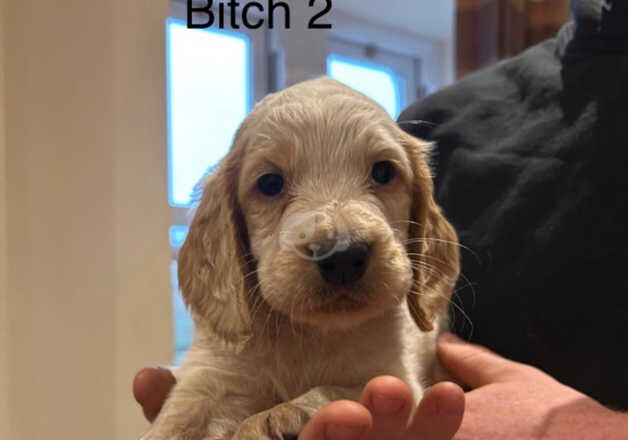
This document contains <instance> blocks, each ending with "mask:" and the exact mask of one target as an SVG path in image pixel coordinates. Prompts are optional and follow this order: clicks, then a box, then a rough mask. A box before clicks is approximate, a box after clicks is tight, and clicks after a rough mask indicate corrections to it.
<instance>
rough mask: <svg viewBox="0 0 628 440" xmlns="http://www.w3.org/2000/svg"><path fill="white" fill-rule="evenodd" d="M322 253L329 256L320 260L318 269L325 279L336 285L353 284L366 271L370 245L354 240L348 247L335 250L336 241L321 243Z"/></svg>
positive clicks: (320, 250)
mask: <svg viewBox="0 0 628 440" xmlns="http://www.w3.org/2000/svg"><path fill="white" fill-rule="evenodd" d="M318 246H320V249H319V253H320V255H327V254H328V253H329V256H327V257H326V258H324V259H322V260H319V261H318V270H319V271H320V273H321V276H322V277H323V279H324V280H325V281H327V282H328V283H330V284H334V285H345V284H351V283H354V282H356V281H358V280H359V279H360V278H362V276H363V275H364V273H365V272H366V267H367V265H368V257H369V246H368V244H367V243H366V242H363V241H360V242H354V243H351V244H349V246H348V247H347V249H343V250H338V249H336V250H334V247H335V246H336V243H333V242H325V243H319V244H318Z"/></svg>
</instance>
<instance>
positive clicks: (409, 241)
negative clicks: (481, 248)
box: [403, 237, 482, 263]
mask: <svg viewBox="0 0 628 440" xmlns="http://www.w3.org/2000/svg"><path fill="white" fill-rule="evenodd" d="M429 241H435V242H438V243H444V244H450V245H452V246H456V247H457V248H459V249H462V250H464V251H467V252H469V253H470V254H471V255H473V257H474V258H475V259H476V261H477V262H478V263H481V262H482V259H481V258H480V256H479V255H478V253H477V252H475V251H474V250H473V249H471V248H470V247H469V246H465V245H463V244H461V243H458V242H457V241H453V240H445V239H442V238H436V237H415V238H408V239H406V240H404V241H403V244H406V245H408V244H414V243H424V242H429Z"/></svg>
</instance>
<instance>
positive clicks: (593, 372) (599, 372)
mask: <svg viewBox="0 0 628 440" xmlns="http://www.w3.org/2000/svg"><path fill="white" fill-rule="evenodd" d="M572 8H573V10H574V17H575V18H576V19H575V24H569V25H567V26H565V27H564V28H563V29H562V30H561V31H560V33H559V35H558V36H557V38H555V39H552V40H548V41H545V42H543V43H541V44H539V45H537V46H535V47H532V48H531V49H529V50H527V51H526V52H524V53H522V54H521V55H519V56H517V57H515V58H512V59H509V60H507V61H504V62H502V63H499V64H497V65H495V66H493V67H491V68H489V69H486V70H483V71H480V72H478V73H476V74H473V75H470V76H468V77H466V78H464V79H463V80H461V81H459V82H458V83H456V84H455V85H453V86H451V87H449V88H446V89H444V90H442V91H440V92H438V93H436V94H434V95H432V96H429V97H427V98H425V99H424V100H422V101H421V102H418V103H416V104H415V105H413V106H411V107H410V108H408V109H407V110H406V111H404V112H403V113H402V115H401V116H400V121H412V120H425V121H429V122H432V123H434V124H435V125H434V126H433V127H430V126H429V125H417V124H408V123H403V122H401V125H402V127H403V128H406V129H408V131H410V132H411V133H413V134H415V135H416V136H419V137H423V138H427V139H430V140H433V141H435V142H436V143H437V146H436V149H435V155H434V166H435V173H436V178H435V179H436V197H437V200H438V202H439V204H440V205H441V207H442V208H443V210H444V212H445V215H446V216H447V217H448V218H449V219H450V220H451V221H452V223H453V224H454V226H455V227H456V229H457V231H458V233H459V236H460V240H461V242H462V244H463V245H465V246H467V247H468V248H470V250H468V251H467V250H462V263H463V264H462V270H463V274H464V276H465V277H464V278H461V280H460V282H459V288H460V290H458V291H457V294H456V297H457V298H454V302H456V303H457V304H458V305H460V306H461V307H462V309H463V310H464V312H465V313H466V314H467V315H468V318H469V319H470V321H471V323H472V325H471V324H470V323H469V322H468V321H467V320H466V318H464V317H463V314H462V313H460V312H459V311H456V310H455V308H454V309H453V310H452V314H453V315H455V323H454V328H455V329H456V331H457V332H458V333H459V334H461V335H462V336H465V337H467V338H470V339H471V340H473V341H475V342H478V343H481V344H485V345H487V346H489V347H491V348H492V349H494V350H495V351H497V352H499V353H500V354H502V355H505V356H508V357H510V358H513V359H515V360H519V361H523V362H527V363H531V364H533V365H536V366H538V367H540V368H541V369H543V370H545V371H546V372H548V373H549V374H551V375H553V376H554V377H556V378H557V379H559V380H560V381H562V382H564V383H566V384H568V385H571V386H573V387H575V388H577V389H579V390H581V391H583V392H585V393H587V394H589V395H590V396H592V397H594V398H597V399H599V400H600V401H602V402H603V403H605V404H610V405H613V406H615V407H618V408H622V409H628V238H627V237H628V0H614V1H612V2H611V1H608V0H606V2H605V1H604V0H573V1H572Z"/></svg>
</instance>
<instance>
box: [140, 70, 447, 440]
mask: <svg viewBox="0 0 628 440" xmlns="http://www.w3.org/2000/svg"><path fill="white" fill-rule="evenodd" d="M428 150H429V148H428V145H427V144H425V143H422V142H420V141H418V140H416V139H414V138H412V137H410V136H408V135H407V134H405V133H404V132H403V131H402V130H400V129H399V128H398V127H397V125H396V124H395V123H394V122H393V121H392V120H391V118H390V117H389V116H388V115H387V114H386V112H385V111H384V110H383V109H382V108H381V107H379V106H378V105H377V104H375V103H374V102H373V101H371V100H370V99H368V98H366V97H365V96H363V95H361V94H359V93H357V92H355V91H353V90H351V89H349V88H347V87H345V86H343V85H341V84H340V83H338V82H336V81H333V80H330V79H316V80H312V81H306V82H304V83H301V84H298V85H296V86H293V87H290V88H288V89H286V90H284V91H281V92H279V93H276V94H273V95H270V96H268V97H267V98H265V99H264V100H263V101H262V102H261V103H259V104H258V105H257V106H256V107H255V109H254V110H253V112H252V113H251V114H250V115H249V116H248V117H247V118H246V120H245V121H244V123H243V124H242V126H241V127H240V129H239V130H238V132H237V134H236V136H235V140H234V143H233V146H232V148H231V151H230V152H229V154H228V155H227V156H226V157H225V158H224V159H223V161H222V162H221V163H220V165H219V167H218V169H217V171H215V172H214V173H213V174H212V175H211V176H210V177H209V178H208V179H207V180H206V182H205V185H204V193H203V197H202V201H201V203H200V206H199V207H198V209H197V211H196V213H195V216H194V220H193V221H192V224H191V226H190V231H189V234H188V237H187V239H186V241H185V244H184V245H183V247H182V249H181V252H180V256H179V280H180V285H181V290H182V292H183V296H184V298H185V300H186V302H187V304H188V305H189V306H190V307H191V310H192V314H193V317H194V322H195V325H196V335H195V339H194V343H193V345H192V348H191V349H190V352H189V354H188V356H187V358H186V360H185V363H184V364H183V366H182V367H181V369H180V370H179V372H178V383H177V385H176V386H175V388H174V389H173V391H172V393H171V395H170V397H169V398H168V399H167V401H166V403H165V405H164V407H163V409H162V410H161V413H160V414H159V417H158V418H157V420H156V421H155V423H154V424H153V426H152V428H151V429H150V430H149V432H148V433H147V434H146V435H145V436H144V437H143V438H144V439H145V440H184V439H185V440H201V439H215V438H220V437H224V436H232V435H233V436H234V439H235V440H244V439H246V440H249V439H251V440H252V439H256V440H259V439H277V440H281V439H282V435H283V434H294V433H298V432H299V430H300V429H301V427H302V426H303V425H304V423H305V422H306V421H307V420H308V418H309V417H310V416H311V415H312V414H313V413H314V412H316V411H317V410H318V409H319V408H321V407H322V406H323V405H325V404H326V403H328V402H330V401H332V400H337V399H352V400H358V398H359V395H360V391H361V390H362V387H363V386H364V385H365V384H366V383H367V382H368V381H369V380H370V379H371V378H373V377H374V376H378V375H383V374H387V375H393V376H397V377H399V378H401V379H402V380H404V381H405V382H406V383H407V384H409V385H410V388H411V389H412V391H413V393H414V397H415V399H417V400H418V399H419V398H420V397H421V395H422V391H423V389H424V387H425V386H426V385H429V384H431V383H433V382H434V381H435V380H436V378H437V376H438V366H437V363H436V358H435V339H436V334H437V332H438V329H439V327H440V326H441V324H442V320H443V319H444V316H445V314H446V306H447V303H448V301H449V298H450V295H451V291H452V287H453V285H454V283H455V281H456V278H457V275H458V251H457V240H456V234H455V232H454V230H453V228H452V227H451V226H450V224H449V223H448V222H447V221H446V220H445V218H444V217H443V216H442V215H441V213H440V211H439V209H438V207H437V206H436V204H435V203H434V200H433V198H432V180H431V175H430V170H429V167H428V165H427V161H426V157H427V154H428Z"/></svg>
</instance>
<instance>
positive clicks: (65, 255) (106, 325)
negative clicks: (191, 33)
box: [0, 0, 172, 440]
mask: <svg viewBox="0 0 628 440" xmlns="http://www.w3.org/2000/svg"><path fill="white" fill-rule="evenodd" d="M0 1H4V3H2V6H3V12H4V21H3V23H4V25H5V26H3V28H2V38H1V40H0V41H2V42H3V43H4V49H5V53H4V60H3V61H4V62H3V63H1V65H2V68H3V74H4V78H0V79H2V85H3V86H4V87H2V86H0V99H2V95H1V91H2V89H3V88H4V91H5V96H4V98H3V99H2V107H0V119H1V120H2V123H0V135H1V134H2V131H1V128H2V125H4V127H5V130H6V136H5V137H2V136H0V146H1V147H2V148H1V149H0V183H1V186H0V188H1V189H2V193H0V199H1V201H0V239H1V241H0V243H1V246H0V248H1V250H2V252H6V255H7V256H8V261H7V263H6V264H4V262H3V260H2V253H0V283H1V284H0V288H2V290H1V291H0V292H2V293H3V295H2V297H1V301H2V302H0V313H2V312H4V313H5V314H6V316H7V318H8V319H7V320H5V319H2V318H3V317H2V316H0V344H2V345H0V348H1V349H2V353H3V355H7V354H8V362H6V363H4V364H3V363H2V360H3V358H2V357H0V377H5V376H8V378H9V380H8V382H9V384H8V390H7V392H6V393H5V392H2V393H0V394H1V396H5V398H6V399H7V400H8V401H10V402H11V407H10V408H6V407H3V406H0V427H2V426H5V427H6V426H8V427H9V428H8V430H9V432H8V433H6V432H2V431H0V435H2V437H0V438H3V439H4V438H10V439H11V440H22V439H24V440H32V439H44V438H45V439H47V440H53V439H54V440H56V439H59V440H61V439H63V440H66V439H74V438H90V439H93V440H97V439H103V440H104V439H107V440H111V439H129V438H136V437H137V436H138V434H139V432H140V431H141V430H142V429H143V427H144V426H145V425H144V422H143V420H142V418H141V416H140V412H139V410H138V409H137V407H136V405H135V403H134V402H133V400H132V397H131V393H130V383H131V380H132V377H133V373H134V372H135V371H136V370H137V369H138V368H140V367H142V366H143V365H146V364H149V363H163V362H167V361H168V360H169V359H170V357H171V353H172V349H171V347H172V341H171V330H170V329H171V326H170V324H169V320H170V319H171V318H170V316H171V312H170V295H169V280H168V263H169V250H168V242H167V227H168V219H169V209H168V207H167V199H166V194H167V191H166V132H165V127H166V124H165V121H166V115H165V109H166V105H165V74H164V66H165V62H164V19H165V17H166V15H167V11H168V3H167V0H161V1H154V0H134V1H133V2H128V1H126V0H99V1H98V2H90V3H89V5H86V3H85V2H83V1H80V0H65V1H61V2H60V1H58V0H39V1H33V0H27V1H20V2H18V1H11V2H8V1H5V0H0ZM1 109H5V110H6V111H4V112H2V110H1ZM1 139H5V140H6V144H5V143H4V142H2V141H1ZM5 198H6V200H5ZM5 221H6V224H5ZM5 232H6V236H5V234H4V233H5ZM5 268H6V269H7V276H6V277H5V276H4V269H5ZM5 294H6V296H5ZM7 335H8V337H7ZM7 371H8V372H9V373H10V374H2V373H6V372H7ZM0 385H5V384H2V383H0ZM3 390H4V387H3ZM1 396H0V398H2V397H1ZM1 404H2V401H0V405H1ZM9 417H10V423H3V421H5V420H6V418H9ZM0 429H1V428H0ZM5 429H6V428H5Z"/></svg>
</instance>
